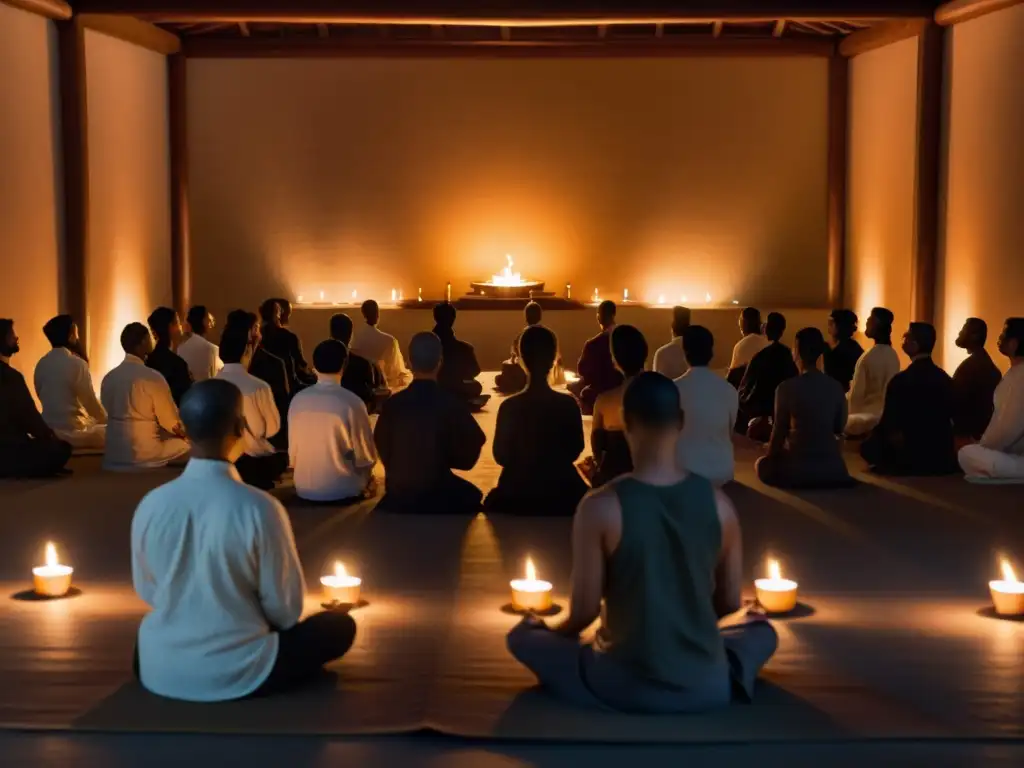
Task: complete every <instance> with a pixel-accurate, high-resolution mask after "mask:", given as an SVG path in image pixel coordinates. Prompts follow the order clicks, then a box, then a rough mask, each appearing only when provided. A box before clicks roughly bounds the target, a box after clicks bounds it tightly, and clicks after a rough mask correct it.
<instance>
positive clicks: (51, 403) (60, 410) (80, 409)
mask: <svg viewBox="0 0 1024 768" xmlns="http://www.w3.org/2000/svg"><path fill="white" fill-rule="evenodd" d="M33 378H34V379H35V385H36V395H37V396H38V397H39V402H40V403H42V405H43V421H45V422H46V424H47V426H48V427H50V429H52V430H54V431H55V432H57V433H62V432H80V431H83V430H87V429H90V428H92V427H94V426H96V425H97V424H106V423H107V412H106V411H105V410H104V409H103V406H102V405H100V401H99V400H98V399H97V398H96V390H95V389H93V386H92V375H91V374H90V373H89V364H88V363H87V362H85V360H83V359H82V358H80V357H79V356H78V355H76V354H74V353H73V352H72V351H71V350H69V349H67V348H65V347H54V348H53V349H51V350H50V351H49V352H47V353H46V354H45V355H43V357H42V358H41V359H40V360H39V362H38V363H37V364H36V370H35V375H34V377H33Z"/></svg>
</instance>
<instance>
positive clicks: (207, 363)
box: [178, 333, 223, 381]
mask: <svg viewBox="0 0 1024 768" xmlns="http://www.w3.org/2000/svg"><path fill="white" fill-rule="evenodd" d="M178 357H180V358H181V359H182V360H184V361H185V362H186V363H188V369H189V371H191V373H192V378H193V379H194V380H195V381H206V380H207V379H212V378H213V377H214V376H216V375H217V371H219V370H220V369H221V368H222V367H223V366H222V364H221V361H220V347H218V346H217V345H216V344H213V343H212V342H209V341H207V340H206V339H205V338H203V337H202V336H200V335H199V334H198V333H193V334H192V335H191V336H189V337H188V338H187V339H185V341H183V342H181V344H179V345H178Z"/></svg>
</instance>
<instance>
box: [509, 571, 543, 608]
mask: <svg viewBox="0 0 1024 768" xmlns="http://www.w3.org/2000/svg"><path fill="white" fill-rule="evenodd" d="M509 584H510V586H511V587H512V607H513V608H515V609H516V610H517V611H546V610H548V609H549V608H551V582H550V581H541V580H540V579H538V578H537V569H536V568H534V567H533V560H531V559H530V558H526V578H525V579H512V581H511V582H509Z"/></svg>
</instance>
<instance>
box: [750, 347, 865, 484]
mask: <svg viewBox="0 0 1024 768" xmlns="http://www.w3.org/2000/svg"><path fill="white" fill-rule="evenodd" d="M825 349H826V345H825V337H824V336H822V334H821V331H819V330H818V329H817V328H804V329H803V330H801V331H799V332H798V333H797V334H796V349H795V355H794V357H795V358H796V363H797V368H798V369H799V371H800V375H799V376H797V377H795V378H792V379H787V380H786V381H784V382H782V383H781V384H779V388H778V389H777V390H776V391H775V423H774V424H773V426H772V435H771V438H770V439H769V441H768V449H767V453H766V455H764V456H762V457H761V458H760V459H758V460H757V463H756V464H755V465H754V467H755V469H756V471H757V476H758V478H759V479H760V480H761V482H762V483H764V484H765V485H773V486H776V487H779V488H841V487H843V486H848V485H852V484H853V480H852V479H851V478H850V473H849V471H848V470H847V469H846V462H845V461H843V453H842V445H841V443H840V442H839V436H840V435H841V434H842V432H843V427H844V426H845V425H846V396H845V395H844V394H843V387H842V385H841V384H840V383H839V382H838V381H836V380H835V379H833V378H832V377H831V376H828V375H827V374H824V373H822V372H821V371H819V370H818V358H820V357H821V355H822V353H823V352H824V351H825Z"/></svg>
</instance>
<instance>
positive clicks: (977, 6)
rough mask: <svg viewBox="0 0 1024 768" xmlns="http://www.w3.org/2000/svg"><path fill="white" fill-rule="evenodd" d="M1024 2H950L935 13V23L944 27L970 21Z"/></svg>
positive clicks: (984, 0)
mask: <svg viewBox="0 0 1024 768" xmlns="http://www.w3.org/2000/svg"><path fill="white" fill-rule="evenodd" d="M1022 2H1024V0H950V2H948V3H943V4H942V5H940V6H939V7H938V9H937V10H936V11H935V21H936V22H938V23H939V24H941V25H942V26H944V27H948V26H949V25H951V24H959V23H960V22H962V21H970V20H971V19H976V18H978V17H979V16H984V15H986V14H989V13H994V12H995V11H1001V10H1003V9H1004V8H1010V7H1012V6H1014V5H1020V4H1021V3H1022Z"/></svg>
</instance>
